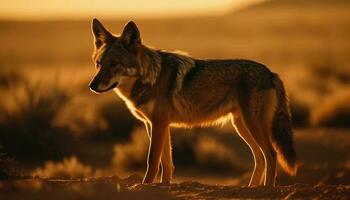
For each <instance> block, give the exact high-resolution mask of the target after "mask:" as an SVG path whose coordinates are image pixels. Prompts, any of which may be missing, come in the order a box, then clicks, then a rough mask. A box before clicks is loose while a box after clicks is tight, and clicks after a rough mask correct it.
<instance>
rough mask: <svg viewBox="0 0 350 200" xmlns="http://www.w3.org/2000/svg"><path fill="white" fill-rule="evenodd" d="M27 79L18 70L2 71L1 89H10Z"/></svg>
mask: <svg viewBox="0 0 350 200" xmlns="http://www.w3.org/2000/svg"><path fill="white" fill-rule="evenodd" d="M24 80H25V79H24V78H23V75H22V73H21V72H18V70H9V69H7V70H4V69H2V70H0V86H1V87H10V86H14V85H16V84H18V83H21V82H22V81H24Z"/></svg>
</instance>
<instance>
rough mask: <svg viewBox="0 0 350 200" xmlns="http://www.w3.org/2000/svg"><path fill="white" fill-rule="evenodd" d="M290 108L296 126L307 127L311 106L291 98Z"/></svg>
mask: <svg viewBox="0 0 350 200" xmlns="http://www.w3.org/2000/svg"><path fill="white" fill-rule="evenodd" d="M290 110H291V114H292V123H293V126H294V127H306V126H308V125H309V123H310V122H309V120H310V107H309V106H308V105H307V104H306V103H302V102H300V101H298V100H296V99H291V101H290Z"/></svg>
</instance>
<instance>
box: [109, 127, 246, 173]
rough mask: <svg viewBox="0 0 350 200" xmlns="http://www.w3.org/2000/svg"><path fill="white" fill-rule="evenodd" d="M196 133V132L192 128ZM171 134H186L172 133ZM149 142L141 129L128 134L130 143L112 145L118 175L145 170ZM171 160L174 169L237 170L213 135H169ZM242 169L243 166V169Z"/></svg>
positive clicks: (232, 154)
mask: <svg viewBox="0 0 350 200" xmlns="http://www.w3.org/2000/svg"><path fill="white" fill-rule="evenodd" d="M195 130H196V129H195ZM173 132H187V131H179V130H173ZM148 145H149V139H148V136H147V133H146V131H145V130H144V128H143V127H142V128H137V129H135V130H134V131H133V132H132V134H131V141H130V142H128V143H124V144H116V145H115V146H114V156H113V158H112V161H113V164H114V166H115V168H116V170H117V172H128V171H132V170H144V169H145V167H146V162H147V153H148ZM172 148H173V159H174V163H175V165H176V167H179V168H181V167H184V166H186V168H188V166H192V167H193V168H197V169H201V170H204V171H216V172H217V170H225V169H230V170H232V169H237V168H238V167H241V166H243V165H244V164H240V163H238V160H239V159H238V158H237V156H236V154H235V152H234V151H233V149H231V148H229V147H228V146H226V145H225V144H223V143H222V142H221V141H220V140H218V139H217V138H216V137H215V136H214V135H213V134H200V133H198V134H196V133H193V134H185V133H175V134H172ZM243 168H244V167H243Z"/></svg>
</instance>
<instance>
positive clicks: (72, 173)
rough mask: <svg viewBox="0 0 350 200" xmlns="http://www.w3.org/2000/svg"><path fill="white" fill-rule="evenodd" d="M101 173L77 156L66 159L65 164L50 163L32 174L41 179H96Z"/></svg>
mask: <svg viewBox="0 0 350 200" xmlns="http://www.w3.org/2000/svg"><path fill="white" fill-rule="evenodd" d="M98 174H99V172H98V171H97V172H94V171H93V170H92V168H91V167H90V166H88V165H84V164H82V163H81V162H80V161H79V160H78V159H77V158H76V157H75V156H72V157H70V158H65V159H64V160H63V162H52V161H48V162H46V163H45V165H44V167H42V168H38V169H36V170H35V171H34V172H32V175H33V176H39V177H40V178H66V179H72V178H85V177H95V176H97V175H98Z"/></svg>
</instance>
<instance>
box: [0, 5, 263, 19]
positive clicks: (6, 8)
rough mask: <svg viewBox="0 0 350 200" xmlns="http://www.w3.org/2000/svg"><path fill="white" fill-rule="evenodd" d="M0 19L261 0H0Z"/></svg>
mask: <svg viewBox="0 0 350 200" xmlns="http://www.w3.org/2000/svg"><path fill="white" fill-rule="evenodd" d="M0 1H1V6H0V19H15V20H43V19H83V18H91V17H99V18H130V17H133V18H150V17H179V16H198V15H220V14H225V13H226V12H229V11H232V10H234V9H239V8H241V7H244V6H247V5H249V4H251V3H254V2H259V1H262V0H0Z"/></svg>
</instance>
